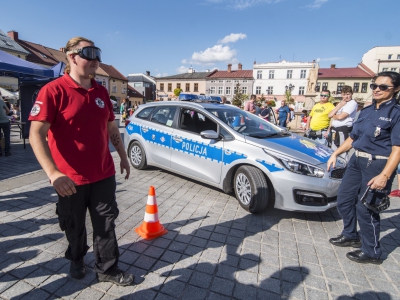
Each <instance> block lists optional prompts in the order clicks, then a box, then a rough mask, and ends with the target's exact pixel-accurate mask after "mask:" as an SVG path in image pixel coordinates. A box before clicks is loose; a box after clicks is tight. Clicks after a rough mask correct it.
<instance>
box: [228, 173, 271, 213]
mask: <svg viewBox="0 0 400 300" xmlns="http://www.w3.org/2000/svg"><path fill="white" fill-rule="evenodd" d="M234 187H235V194H236V199H238V201H239V203H240V206H242V207H243V208H244V209H245V210H247V211H249V212H251V213H258V212H261V211H263V210H264V209H265V208H266V207H267V205H268V183H267V180H266V179H265V176H264V174H263V172H261V170H260V169H257V168H255V167H252V166H241V167H239V169H238V170H237V171H236V173H235V178H234Z"/></svg>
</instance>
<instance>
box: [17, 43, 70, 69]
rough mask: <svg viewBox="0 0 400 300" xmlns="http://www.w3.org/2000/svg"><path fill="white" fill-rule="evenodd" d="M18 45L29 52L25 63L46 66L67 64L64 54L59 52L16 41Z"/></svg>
mask: <svg viewBox="0 0 400 300" xmlns="http://www.w3.org/2000/svg"><path fill="white" fill-rule="evenodd" d="M18 43H19V44H20V45H21V46H22V47H23V48H24V49H26V50H28V51H29V55H28V56H27V57H26V60H27V61H30V62H33V63H35V64H42V65H48V66H54V65H56V64H58V63H59V62H61V61H62V62H63V63H66V62H67V58H66V56H65V53H63V52H61V51H58V50H55V49H50V48H48V47H45V46H42V45H40V44H36V43H32V42H28V41H23V40H18ZM57 52H59V53H60V54H58V53H57Z"/></svg>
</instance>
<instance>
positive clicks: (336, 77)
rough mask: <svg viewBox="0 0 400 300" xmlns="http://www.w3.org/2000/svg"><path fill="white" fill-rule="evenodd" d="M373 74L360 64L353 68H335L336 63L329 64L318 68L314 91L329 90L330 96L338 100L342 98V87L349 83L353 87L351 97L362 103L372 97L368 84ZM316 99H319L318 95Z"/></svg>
mask: <svg viewBox="0 0 400 300" xmlns="http://www.w3.org/2000/svg"><path fill="white" fill-rule="evenodd" d="M374 76H375V74H374V72H372V71H371V70H370V69H369V68H367V67H366V66H363V65H362V64H359V65H358V66H357V67H355V68H336V65H331V67H330V68H320V69H319V70H318V80H317V83H316V87H315V91H316V92H317V93H319V92H321V91H325V90H330V91H331V95H332V97H334V98H335V99H336V100H337V101H340V100H341V99H342V87H343V86H344V85H349V86H351V87H352V89H353V99H354V100H356V101H357V102H361V103H364V102H366V101H367V100H371V99H372V91H371V88H370V87H369V85H370V84H371V80H372V78H373V77H374ZM317 99H318V100H319V95H318V97H317Z"/></svg>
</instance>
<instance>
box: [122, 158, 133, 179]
mask: <svg viewBox="0 0 400 300" xmlns="http://www.w3.org/2000/svg"><path fill="white" fill-rule="evenodd" d="M119 165H120V167H121V174H123V173H124V170H125V171H126V175H125V180H126V179H128V178H129V174H131V167H130V166H129V162H128V160H127V159H121V162H120V164H119Z"/></svg>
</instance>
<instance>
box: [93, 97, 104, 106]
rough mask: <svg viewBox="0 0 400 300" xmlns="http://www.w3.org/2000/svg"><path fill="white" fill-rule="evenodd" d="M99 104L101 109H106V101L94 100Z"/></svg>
mask: <svg viewBox="0 0 400 300" xmlns="http://www.w3.org/2000/svg"><path fill="white" fill-rule="evenodd" d="M94 101H95V102H96V104H97V106H98V107H100V108H104V101H103V100H101V99H100V98H96V100H94Z"/></svg>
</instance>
